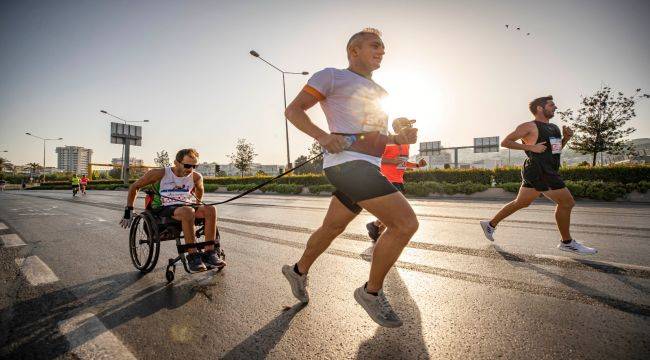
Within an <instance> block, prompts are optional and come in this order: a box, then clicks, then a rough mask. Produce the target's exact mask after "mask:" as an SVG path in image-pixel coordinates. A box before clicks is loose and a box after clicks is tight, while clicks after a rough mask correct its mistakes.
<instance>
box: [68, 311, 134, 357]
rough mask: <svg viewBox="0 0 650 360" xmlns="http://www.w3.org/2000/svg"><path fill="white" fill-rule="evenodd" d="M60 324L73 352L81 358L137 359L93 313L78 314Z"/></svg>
mask: <svg viewBox="0 0 650 360" xmlns="http://www.w3.org/2000/svg"><path fill="white" fill-rule="evenodd" d="M58 325H59V332H61V334H63V335H64V336H65V338H66V340H67V341H68V343H69V344H70V349H71V352H72V353H73V354H75V355H76V356H77V357H78V358H80V359H83V360H85V359H107V360H108V359H110V360H113V359H116V360H117V359H125V360H135V359H136V357H135V356H133V354H131V352H130V351H129V350H128V349H127V348H126V346H124V344H122V342H121V341H120V339H118V338H117V337H116V336H115V335H113V333H112V332H110V331H109V330H108V329H106V327H105V326H104V324H102V322H101V321H100V320H99V319H98V318H97V317H96V316H95V314H93V313H85V314H81V315H77V316H75V317H73V318H70V319H67V320H64V321H61V322H59V324H58Z"/></svg>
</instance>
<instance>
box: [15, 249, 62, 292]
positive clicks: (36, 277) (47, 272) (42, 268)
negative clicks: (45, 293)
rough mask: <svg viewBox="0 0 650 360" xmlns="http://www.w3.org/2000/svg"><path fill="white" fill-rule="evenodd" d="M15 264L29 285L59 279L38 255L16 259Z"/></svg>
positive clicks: (47, 282)
mask: <svg viewBox="0 0 650 360" xmlns="http://www.w3.org/2000/svg"><path fill="white" fill-rule="evenodd" d="M16 265H18V266H19V267H20V272H22V273H23V276H24V277H25V278H26V279H27V281H28V282H29V284H30V285H32V286H36V285H42V284H49V283H53V282H57V281H59V278H58V277H57V276H56V275H55V274H54V272H53V271H52V270H51V269H50V268H49V267H48V266H47V265H46V264H45V263H44V262H43V260H41V259H40V258H39V257H38V256H29V257H27V258H26V259H23V258H18V259H16Z"/></svg>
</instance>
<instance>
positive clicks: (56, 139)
mask: <svg viewBox="0 0 650 360" xmlns="http://www.w3.org/2000/svg"><path fill="white" fill-rule="evenodd" d="M25 135H29V136H33V137H35V138H37V139H41V140H43V179H45V142H46V141H51V140H54V141H59V140H63V138H62V137H60V138H42V137H40V136H37V135H34V134H32V133H28V132H26V133H25Z"/></svg>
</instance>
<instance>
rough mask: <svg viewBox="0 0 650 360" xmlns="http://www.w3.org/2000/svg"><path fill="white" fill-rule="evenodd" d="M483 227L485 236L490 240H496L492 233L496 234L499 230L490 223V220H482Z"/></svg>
mask: <svg viewBox="0 0 650 360" xmlns="http://www.w3.org/2000/svg"><path fill="white" fill-rule="evenodd" d="M481 228H483V234H485V237H486V238H487V239H488V240H490V241H494V237H493V236H492V235H494V232H495V231H497V229H496V228H495V227H492V225H490V220H481Z"/></svg>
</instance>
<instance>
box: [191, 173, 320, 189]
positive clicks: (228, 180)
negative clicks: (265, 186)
mask: <svg viewBox="0 0 650 360" xmlns="http://www.w3.org/2000/svg"><path fill="white" fill-rule="evenodd" d="M272 178H273V176H246V177H238V176H227V177H209V178H204V179H203V182H204V183H205V184H217V185H221V186H228V185H233V184H261V183H262V182H264V181H266V180H269V179H272ZM274 184H300V185H303V186H310V185H325V184H329V181H327V178H326V177H325V176H324V175H320V174H306V175H290V176H285V177H281V178H279V179H277V180H276V181H274Z"/></svg>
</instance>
